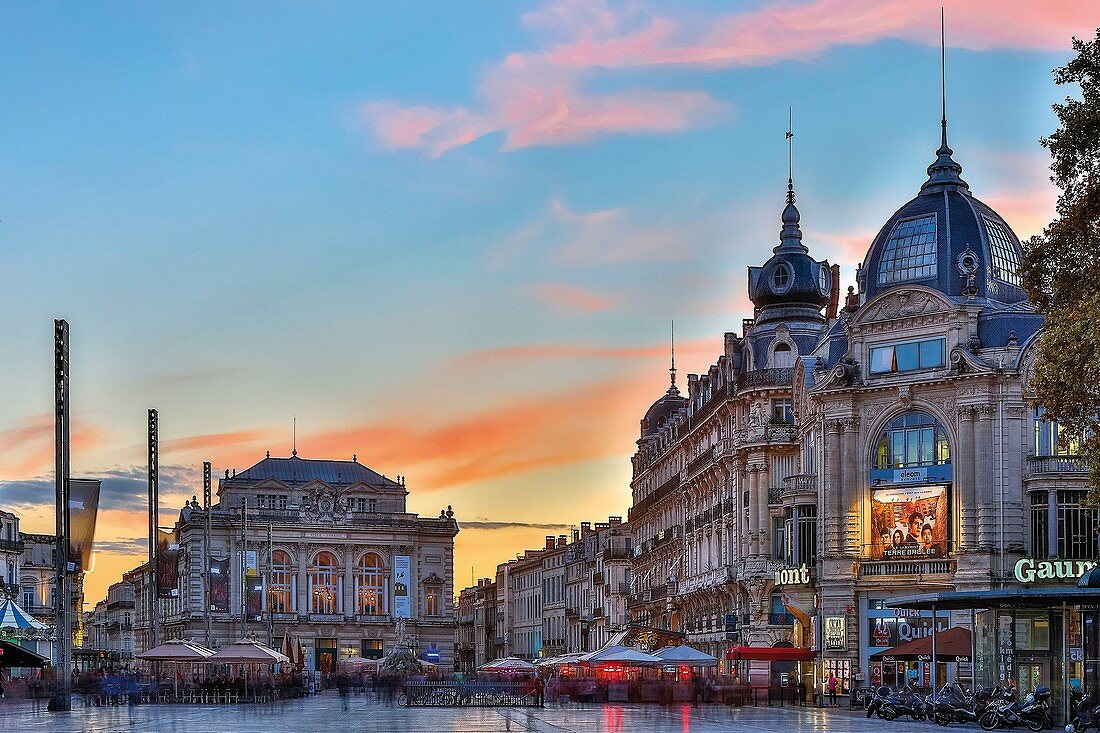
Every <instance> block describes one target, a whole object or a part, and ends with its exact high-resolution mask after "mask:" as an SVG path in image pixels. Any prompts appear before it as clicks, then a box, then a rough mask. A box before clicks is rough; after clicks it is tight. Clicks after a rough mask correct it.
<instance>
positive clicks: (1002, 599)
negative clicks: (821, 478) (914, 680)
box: [889, 576, 1100, 723]
mask: <svg viewBox="0 0 1100 733" xmlns="http://www.w3.org/2000/svg"><path fill="white" fill-rule="evenodd" d="M1088 582H1089V576H1085V577H1083V578H1082V579H1081V587H1076V588H1064V589H1063V588H1024V589H1009V590H990V591H962V592H947V593H931V594H925V595H919V596H909V597H905V598H899V599H896V601H891V602H890V603H889V605H895V604H896V605H897V606H898V607H899V608H901V607H904V608H907V609H917V610H928V611H930V612H932V613H939V612H942V611H952V612H954V613H955V614H956V616H955V618H956V619H960V618H965V616H966V615H969V616H970V622H971V625H972V627H973V629H974V636H973V640H972V647H973V652H972V654H973V658H974V674H973V678H972V679H971V681H970V684H971V686H974V685H977V686H995V685H1001V686H1008V687H1012V688H1014V689H1015V690H1016V692H1017V694H1019V695H1024V694H1027V693H1028V692H1031V691H1032V690H1034V689H1035V688H1036V687H1039V686H1044V687H1048V688H1050V690H1051V707H1052V711H1053V713H1054V717H1055V720H1056V721H1060V723H1064V722H1065V721H1066V720H1067V716H1068V714H1069V712H1070V706H1071V704H1072V698H1073V694H1071V693H1076V692H1080V691H1083V692H1086V693H1087V692H1097V693H1100V679H1098V676H1097V675H1098V674H1100V610H1098V609H1100V587H1088ZM1096 582H1097V584H1098V585H1100V576H1098V577H1097V579H1096ZM967 612H969V614H968V613H967ZM939 637H940V634H939V633H938V631H937V632H936V633H933V634H932V636H931V642H930V645H929V647H930V652H931V655H930V659H929V662H928V663H929V664H932V665H934V666H938V665H939V664H940V663H942V662H945V661H951V660H952V659H953V658H954V657H955V656H962V655H954V654H951V653H950V652H951V651H952V650H951V649H949V648H947V647H942V648H941V646H940V644H939V641H940V639H939ZM945 657H946V658H945ZM960 661H961V660H960ZM945 679H946V677H944V678H941V679H940V683H941V684H942V682H943V681H944V680H945Z"/></svg>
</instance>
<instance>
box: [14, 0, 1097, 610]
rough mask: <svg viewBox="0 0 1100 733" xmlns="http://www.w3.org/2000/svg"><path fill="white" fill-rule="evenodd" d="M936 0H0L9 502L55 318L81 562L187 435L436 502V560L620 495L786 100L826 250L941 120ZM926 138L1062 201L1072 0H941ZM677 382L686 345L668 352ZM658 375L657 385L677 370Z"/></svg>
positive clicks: (764, 196)
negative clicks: (314, 465) (1060, 82)
mask: <svg viewBox="0 0 1100 733" xmlns="http://www.w3.org/2000/svg"><path fill="white" fill-rule="evenodd" d="M939 9H940V3H939V2H926V1H924V0H746V1H744V2H708V1H706V0H695V1H691V2H688V1H685V0H676V1H675V2H657V1H653V2H649V1H647V0H637V1H630V0H628V1H627V2H610V1H608V2H604V1H601V0H547V1H542V2H514V1H513V2H494V1H490V0H483V1H480V2H476V3H454V2H443V1H441V2H416V3H413V2H410V3H392V4H389V3H347V2H315V3H308V4H300V3H264V4H259V3H236V2H225V3H146V2H141V3H138V2H112V3H94V2H92V3H80V4H76V5H74V4H71V3H52V2H42V3H3V16H4V23H3V24H0V89H2V90H3V96H2V101H0V255H2V257H0V272H3V274H4V285H3V288H2V289H0V335H2V338H0V344H2V346H0V363H2V364H3V368H2V372H0V374H2V377H3V378H2V379H0V508H3V509H7V510H9V511H15V512H16V513H18V514H19V515H20V516H21V517H22V524H23V529H24V530H25V531H40V532H50V531H52V526H53V520H52V511H53V510H52V502H53V488H52V487H53V478H52V470H53V468H52V466H53V456H52V450H53V447H52V436H53V426H52V413H51V410H52V384H51V381H52V343H51V342H52V337H53V323H52V321H53V319H54V318H65V319H67V320H68V321H69V323H70V327H71V334H72V335H71V344H72V346H71V351H72V410H73V475H74V476H92V477H100V478H102V479H104V499H103V505H102V511H101V514H100V525H99V532H98V540H99V544H98V549H97V555H96V560H95V569H94V570H93V572H92V573H91V574H90V575H89V576H88V578H87V579H86V587H87V598H88V601H89V602H94V601H95V600H97V599H98V598H100V597H102V596H103V594H104V593H105V589H106V587H107V585H108V584H109V583H111V582H113V581H115V580H117V579H118V578H119V576H120V573H121V571H122V570H124V569H128V568H129V567H132V566H133V565H135V564H137V563H138V562H139V561H140V560H141V557H142V556H143V554H144V552H145V549H144V534H145V529H144V527H145V519H144V513H145V480H146V475H145V460H146V458H145V450H146V449H145V429H146V410H147V409H148V408H150V407H154V408H157V409H158V411H159V416H160V435H161V442H162V447H161V459H160V460H161V466H162V477H161V483H162V494H163V496H162V500H161V506H162V510H163V511H162V516H161V521H162V523H164V524H169V523H171V521H172V520H173V518H174V516H175V515H176V512H177V511H178V509H179V507H180V506H181V505H182V501H183V500H184V499H185V498H187V497H190V496H191V495H192V494H194V493H199V487H200V485H201V476H200V465H201V461H203V460H209V461H212V462H213V465H214V471H215V473H216V474H220V473H222V472H223V471H224V470H226V469H237V470H243V469H245V468H247V467H249V466H251V465H253V464H254V463H256V462H257V461H259V460H260V459H262V458H263V456H264V454H265V451H271V453H272V455H276V456H285V455H289V453H290V451H291V440H292V438H291V434H292V421H293V420H294V419H295V418H296V419H297V448H298V452H299V454H300V455H301V456H303V457H306V458H336V459H340V458H343V459H350V458H351V457H352V455H353V454H356V455H357V456H358V458H359V460H360V462H362V463H365V464H366V465H368V466H371V467H372V468H374V469H375V470H377V471H379V472H380V473H384V474H386V475H388V476H395V475H397V474H401V475H404V476H406V477H407V482H408V488H409V491H410V492H411V493H410V496H409V506H410V508H411V509H412V510H413V511H418V512H422V513H424V514H427V515H437V514H438V512H439V510H440V509H441V508H443V507H445V506H447V505H452V506H453V507H454V511H455V513H456V517H457V519H458V520H459V522H460V525H461V527H462V531H461V533H460V534H459V535H458V538H457V539H456V563H455V564H456V568H457V570H456V586H457V587H461V586H462V585H465V584H466V583H467V582H469V581H470V579H471V578H473V577H482V576H487V575H491V574H492V572H493V569H494V567H495V565H496V564H497V563H499V562H502V561H505V560H507V559H509V558H510V557H514V556H515V554H516V552H519V551H522V549H524V548H525V547H538V546H540V545H541V544H542V537H543V536H544V535H545V534H560V533H565V532H567V531H568V529H567V528H568V527H570V526H575V525H577V524H579V522H581V521H601V520H606V518H607V517H608V516H609V515H625V513H626V510H627V508H628V506H629V504H630V492H629V481H630V460H629V458H630V455H631V454H632V452H633V450H634V448H635V440H636V439H637V436H638V421H639V419H640V418H641V416H642V415H643V414H644V412H645V410H646V408H647V407H648V405H649V404H650V403H651V402H652V401H653V400H655V399H656V398H657V397H659V396H660V395H661V394H662V393H663V391H664V389H665V388H666V386H667V383H668V372H667V369H668V347H669V332H670V323H671V322H672V321H673V320H675V324H676V325H675V328H676V339H677V347H676V348H677V360H678V362H677V364H678V366H679V368H680V373H681V375H683V374H685V373H689V372H705V371H706V369H707V367H708V365H710V364H711V363H713V361H714V360H715V359H716V358H717V356H718V355H719V353H720V352H721V349H722V334H723V333H724V332H726V331H739V330H740V328H741V319H742V318H746V317H750V316H751V315H752V312H751V310H752V309H751V304H750V303H749V302H748V299H747V296H746V293H745V288H746V282H745V281H746V267H747V266H748V265H750V264H762V263H763V262H764V261H765V260H766V259H767V257H768V256H770V249H771V248H772V247H774V246H775V245H776V244H778V231H779V227H780V221H779V215H780V211H781V209H782V206H783V198H784V193H785V188H786V177H787V146H786V139H785V134H784V133H785V131H786V128H787V122H788V111H789V110H791V114H792V116H793V121H794V133H795V137H794V142H793V170H794V179H795V188H796V191H797V196H798V205H799V208H800V210H801V213H802V227H803V231H804V233H805V239H804V241H805V243H806V244H807V245H808V246H809V247H810V250H811V252H812V253H813V254H814V255H815V256H816V257H819V258H828V259H829V260H830V261H831V262H839V263H840V264H841V266H842V272H843V278H844V284H845V285H847V284H850V283H851V281H852V279H853V272H854V267H855V265H856V264H857V263H858V262H859V261H860V260H861V259H862V257H863V255H864V252H865V250H866V248H867V246H868V244H869V243H870V241H871V239H872V237H873V236H874V234H875V232H876V231H877V230H878V229H879V228H880V227H881V225H882V223H883V222H885V221H886V220H887V219H888V218H889V216H890V214H891V213H892V212H893V211H894V210H896V209H897V208H898V207H900V206H901V205H902V204H903V203H905V202H906V201H907V200H909V199H910V198H912V196H914V195H915V194H916V192H917V190H918V188H919V186H920V184H921V183H922V182H923V181H924V179H925V172H924V171H925V168H926V167H927V165H928V164H929V163H931V162H932V160H933V158H934V155H933V151H934V150H935V148H936V147H937V146H938V142H939V140H938V138H939V118H940V97H939V89H940V76H939ZM946 17H947V34H946V37H947V60H948V61H947V89H948V102H947V103H948V117H949V119H950V134H951V145H952V147H953V148H954V150H955V159H956V160H958V161H959V162H960V163H961V164H962V165H963V166H964V169H965V170H964V177H965V178H966V179H967V180H968V181H969V183H970V185H971V187H972V189H973V191H974V193H975V195H976V196H977V197H978V198H981V199H982V200H984V201H986V202H987V203H989V204H991V205H992V206H993V207H994V208H995V209H997V210H998V211H999V212H1000V213H1001V214H1002V215H1003V216H1004V217H1005V218H1006V220H1007V221H1008V222H1009V223H1010V224H1011V225H1012V226H1013V228H1014V229H1015V230H1016V232H1017V234H1019V235H1020V236H1021V237H1022V238H1023V237H1026V236H1029V235H1031V234H1034V233H1037V232H1038V231H1040V230H1041V228H1042V226H1043V224H1044V223H1046V222H1047V221H1049V220H1050V218H1051V216H1052V214H1053V208H1054V201H1055V197H1056V191H1055V190H1054V189H1053V187H1052V186H1051V184H1050V183H1049V180H1048V170H1047V166H1048V156H1047V155H1046V152H1045V150H1044V149H1043V148H1042V147H1041V146H1040V145H1039V143H1038V140H1039V138H1040V137H1041V136H1043V135H1045V134H1049V133H1050V132H1051V131H1053V130H1054V128H1055V125H1056V120H1055V118H1054V115H1053V113H1052V112H1051V109H1050V105H1051V104H1052V103H1054V102H1057V101H1058V100H1060V99H1061V98H1063V97H1064V96H1065V95H1066V94H1069V93H1072V92H1073V91H1074V90H1072V89H1060V88H1058V87H1056V86H1055V85H1054V84H1053V82H1052V77H1051V69H1052V68H1053V67H1055V66H1057V65H1059V64H1061V63H1064V62H1065V61H1066V60H1067V59H1068V58H1069V57H1070V37H1071V36H1072V35H1075V34H1076V35H1078V36H1082V37H1092V36H1093V35H1094V34H1095V32H1096V27H1097V26H1098V25H1100V6H1098V5H1097V4H1096V2H1095V0H1045V1H1042V0H1019V1H1018V2H1014V3H1006V2H1003V1H1000V0H998V1H996V2H995V1H993V0H967V1H966V2H962V1H961V0H952V1H948V2H946ZM681 379H683V377H682V376H681ZM682 384H683V382H682V381H681V385H682Z"/></svg>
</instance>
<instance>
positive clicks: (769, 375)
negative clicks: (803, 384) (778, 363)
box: [737, 367, 794, 389]
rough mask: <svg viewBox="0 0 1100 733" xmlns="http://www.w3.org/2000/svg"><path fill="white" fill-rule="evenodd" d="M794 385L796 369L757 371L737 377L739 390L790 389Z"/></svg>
mask: <svg viewBox="0 0 1100 733" xmlns="http://www.w3.org/2000/svg"><path fill="white" fill-rule="evenodd" d="M792 384H794V367H787V368H783V369H756V370H755V371H751V372H742V373H741V374H740V375H738V377H737V389H753V388H755V387H789V386H791V385H792Z"/></svg>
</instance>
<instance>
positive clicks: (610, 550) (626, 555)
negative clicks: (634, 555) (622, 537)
mask: <svg viewBox="0 0 1100 733" xmlns="http://www.w3.org/2000/svg"><path fill="white" fill-rule="evenodd" d="M603 559H604V562H607V561H608V560H629V559H630V550H629V549H628V548H626V547H605V548H604V549H603Z"/></svg>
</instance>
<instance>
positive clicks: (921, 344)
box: [871, 339, 946, 374]
mask: <svg viewBox="0 0 1100 733" xmlns="http://www.w3.org/2000/svg"><path fill="white" fill-rule="evenodd" d="M945 348H946V347H945V343H944V340H943V339H926V340H924V341H907V342H905V343H900V344H888V345H886V346H873V347H871V373H872V374H891V373H896V372H912V371H916V370H918V369H935V368H936V367H942V366H943V365H944V364H945V363H946V360H945V358H944V352H945Z"/></svg>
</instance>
